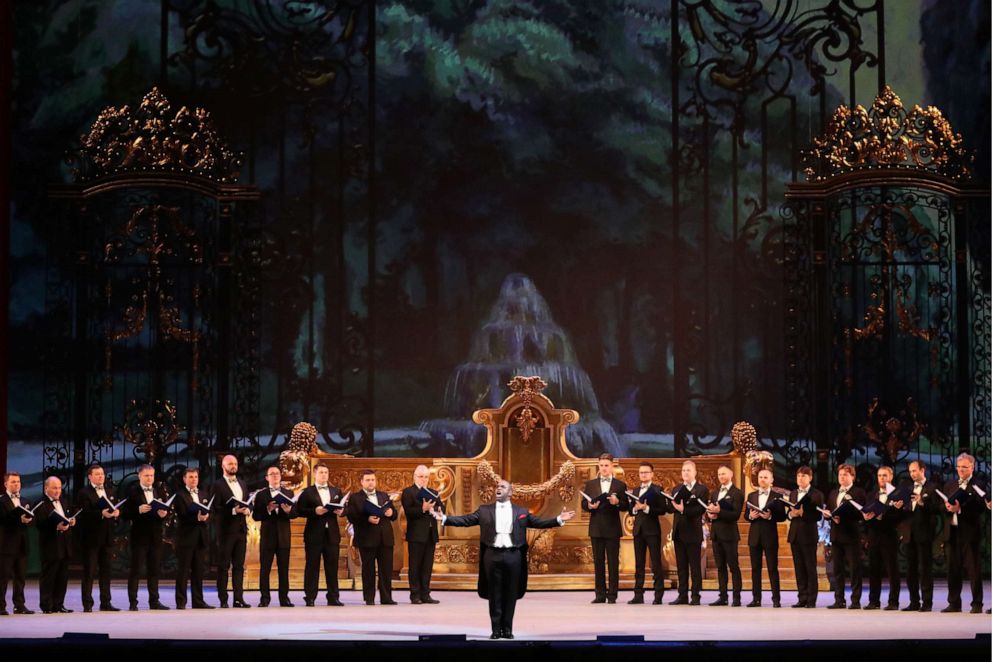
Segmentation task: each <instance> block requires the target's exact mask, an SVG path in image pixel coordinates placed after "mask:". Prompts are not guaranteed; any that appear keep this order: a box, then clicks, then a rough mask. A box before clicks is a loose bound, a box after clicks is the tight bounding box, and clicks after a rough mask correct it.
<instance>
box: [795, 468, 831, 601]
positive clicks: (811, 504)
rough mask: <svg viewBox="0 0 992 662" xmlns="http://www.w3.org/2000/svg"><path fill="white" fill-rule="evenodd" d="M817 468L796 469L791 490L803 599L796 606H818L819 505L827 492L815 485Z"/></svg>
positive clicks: (796, 559) (797, 582)
mask: <svg viewBox="0 0 992 662" xmlns="http://www.w3.org/2000/svg"><path fill="white" fill-rule="evenodd" d="M812 481H813V470H812V469H810V468H809V467H807V466H801V467H799V468H798V469H797V470H796V486H797V487H796V489H794V490H793V491H792V492H790V493H789V501H790V502H791V503H793V504H795V506H796V507H795V508H789V511H788V516H789V536H788V540H789V546H790V547H792V563H793V565H794V566H795V568H796V588H797V589H798V593H799V596H798V598H799V600H798V601H797V602H796V604H794V605H792V606H793V607H794V608H809V609H815V608H816V598H817V595H818V594H819V590H820V584H819V578H818V576H817V570H816V546H817V544H818V543H819V541H820V532H819V522H820V519H821V515H820V511H819V510H817V509H818V508H822V507H823V493H822V492H821V491H820V490H818V489H815V488H813V487H812V486H811V483H812Z"/></svg>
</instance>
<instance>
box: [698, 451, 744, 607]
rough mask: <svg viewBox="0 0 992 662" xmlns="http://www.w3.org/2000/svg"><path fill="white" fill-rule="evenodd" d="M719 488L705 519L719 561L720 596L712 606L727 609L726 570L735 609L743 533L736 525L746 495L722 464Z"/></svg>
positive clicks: (739, 584) (717, 572) (729, 469)
mask: <svg viewBox="0 0 992 662" xmlns="http://www.w3.org/2000/svg"><path fill="white" fill-rule="evenodd" d="M716 477H717V480H719V481H720V489H719V490H717V493H716V498H715V500H714V501H713V503H711V504H709V505H708V506H706V519H707V520H709V523H710V541H711V543H712V545H713V560H714V561H715V562H716V577H717V584H718V585H719V589H720V597H719V598H718V599H717V600H716V602H712V603H710V606H711V607H725V606H726V605H727V604H728V602H727V575H728V572H727V570H728V569H729V570H730V572H729V575H730V577H731V578H732V580H733V587H734V600H733V603H730V604H732V605H733V606H734V607H740V606H741V585H742V583H741V565H740V561H739V559H738V553H737V545H738V544H739V543H740V540H741V532H740V530H739V529H738V527H737V522H738V520H740V518H741V510H742V509H743V508H744V493H743V492H741V491H740V490H739V489H738V488H737V487H735V486H734V482H733V481H734V471H733V470H732V469H731V468H730V467H728V466H726V465H723V466H721V467H720V468H719V469H717V470H716Z"/></svg>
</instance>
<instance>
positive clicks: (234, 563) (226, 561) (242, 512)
mask: <svg viewBox="0 0 992 662" xmlns="http://www.w3.org/2000/svg"><path fill="white" fill-rule="evenodd" d="M221 468H222V469H223V471H224V475H223V476H222V477H221V479H220V480H218V481H217V482H215V483H214V488H213V495H214V504H213V509H212V510H213V513H212V514H213V515H214V531H215V533H216V535H217V599H218V600H220V606H221V609H227V573H228V570H230V571H231V584H233V588H234V602H233V603H231V606H233V607H235V608H237V609H248V607H250V606H251V605H249V604H248V603H247V602H245V592H244V583H245V551H246V550H247V548H248V523H247V522H246V521H245V517H246V516H247V515H250V514H251V508H248V507H247V506H241V505H238V504H236V503H232V502H231V499H232V498H234V499H237V500H238V501H241V502H247V501H248V487H247V486H246V485H245V482H244V481H243V480H241V479H240V478H238V458H236V457H234V456H233V455H225V456H224V459H223V460H221Z"/></svg>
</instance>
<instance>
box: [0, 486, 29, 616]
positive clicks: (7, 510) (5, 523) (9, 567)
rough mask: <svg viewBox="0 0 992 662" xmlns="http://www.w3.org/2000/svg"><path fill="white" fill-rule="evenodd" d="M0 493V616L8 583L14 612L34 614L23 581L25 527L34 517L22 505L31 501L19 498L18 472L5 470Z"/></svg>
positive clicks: (25, 565) (26, 569) (26, 542)
mask: <svg viewBox="0 0 992 662" xmlns="http://www.w3.org/2000/svg"><path fill="white" fill-rule="evenodd" d="M3 490H4V491H3V493H2V494H0V616H6V615H7V614H8V612H7V584H11V591H10V598H11V602H12V603H13V605H14V613H15V614H33V613H34V611H32V610H30V609H28V608H27V605H26V604H25V602H24V582H25V579H26V578H27V574H28V527H29V526H31V524H32V523H33V522H34V517H33V516H32V515H28V514H27V513H25V512H24V511H23V510H21V508H22V507H23V508H26V509H27V510H31V504H30V503H29V502H28V501H27V500H26V499H22V498H21V474H19V473H17V472H16V471H8V472H7V473H6V474H4V477H3Z"/></svg>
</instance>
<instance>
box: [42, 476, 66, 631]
mask: <svg viewBox="0 0 992 662" xmlns="http://www.w3.org/2000/svg"><path fill="white" fill-rule="evenodd" d="M44 490H45V497H44V498H43V499H42V500H41V503H40V504H38V506H37V507H36V508H35V511H34V521H35V526H37V527H38V547H39V549H40V551H41V577H40V578H39V581H38V591H39V593H40V596H39V597H40V605H41V611H42V613H45V614H71V613H72V610H71V609H67V608H66V606H65V591H66V587H67V586H68V584H69V556H70V554H71V551H72V529H73V528H74V527H75V526H76V518H75V517H70V516H71V515H72V514H73V512H74V511H72V510H71V506H70V505H69V504H68V503H65V502H63V500H62V481H61V480H59V479H58V478H57V477H55V476H49V477H48V478H46V479H45V484H44ZM53 512H56V513H58V514H59V515H61V516H62V517H69V518H70V519H69V523H68V524H66V523H65V522H63V521H61V520H59V519H57V518H55V517H53V516H52V513H53Z"/></svg>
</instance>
